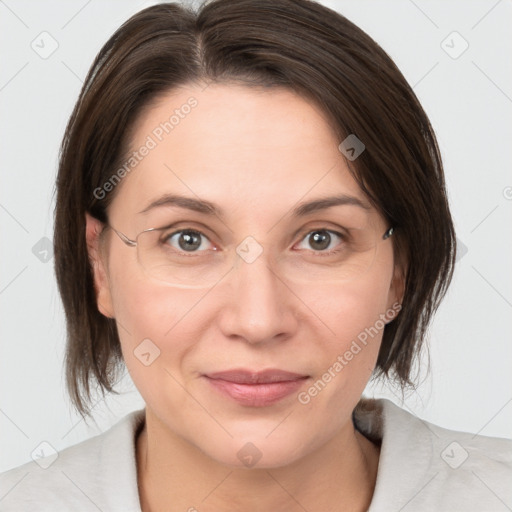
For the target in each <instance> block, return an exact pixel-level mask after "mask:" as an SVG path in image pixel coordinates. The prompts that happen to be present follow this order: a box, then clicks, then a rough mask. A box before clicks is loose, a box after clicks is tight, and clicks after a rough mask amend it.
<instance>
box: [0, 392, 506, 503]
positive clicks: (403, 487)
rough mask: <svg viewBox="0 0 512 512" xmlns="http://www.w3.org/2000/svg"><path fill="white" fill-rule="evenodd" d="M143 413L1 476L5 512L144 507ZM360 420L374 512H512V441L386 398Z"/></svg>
mask: <svg viewBox="0 0 512 512" xmlns="http://www.w3.org/2000/svg"><path fill="white" fill-rule="evenodd" d="M144 415H145V410H144V409H142V410H139V411H134V412H132V413H130V414H128V415H127V416H125V417H124V418H123V419H122V420H121V421H119V422H118V423H117V424H116V425H114V426H113V427H112V428H110V429H109V430H107V431H106V432H105V433H103V434H100V435H98V436H96V437H93V438H91V439H88V440H86V441H83V442H81V443H79V444H76V445H74V446H70V447H69V448H66V449H65V450H62V451H61V452H60V453H59V454H58V457H57V459H55V460H54V461H53V462H52V463H51V465H50V466H49V467H47V468H46V469H43V468H42V467H41V466H45V465H47V463H49V462H51V459H49V458H47V459H39V460H38V462H29V463H27V464H24V465H22V466H19V467H17V468H14V469H12V470H10V471H7V472H4V473H2V474H0V511H2V512H25V511H27V512H28V511H48V512H61V511H62V512H64V511H66V512H68V511H72V512H82V511H83V512H85V511H95V512H98V510H99V511H102V512H110V511H119V512H132V511H133V512H141V509H140V503H139V495H138V487H137V466H136V458H135V448H136V442H135V441H136V435H137V433H138V430H139V429H140V427H142V425H143V422H144ZM354 420H355V425H356V427H357V429H358V430H360V431H361V432H362V433H364V434H365V435H366V436H367V437H368V438H370V439H372V440H381V443H382V444H381V452H380V459H379V467H378V474H377V482H376V486H375V491H374V495H373V498H372V502H371V505H370V508H369V512H399V511H400V512H411V511H414V512H445V511H446V512H456V511H464V512H471V511H475V512H476V511H478V512H482V511H485V512H499V511H507V510H509V511H510V510H512V441H511V440H507V439H500V438H492V437H484V436H475V435H473V434H468V433H464V432H457V431H453V430H447V429H444V428H441V427H438V426H436V425H433V424H431V423H428V422H426V421H423V420H420V419H419V418H417V417H415V416H413V415H412V414H410V413H408V412H407V411H405V410H403V409H401V408H399V407H398V406H396V405H395V404H393V403H392V402H390V401H389V400H383V399H381V400H367V399H364V400H362V401H361V402H360V403H359V404H358V407H356V410H355V411H354ZM198 499H199V498H198ZM200 505H201V504H200V503H199V502H198V503H197V504H193V503H191V506H196V508H197V510H198V511H200V510H201V506H200ZM311 512H313V511H311Z"/></svg>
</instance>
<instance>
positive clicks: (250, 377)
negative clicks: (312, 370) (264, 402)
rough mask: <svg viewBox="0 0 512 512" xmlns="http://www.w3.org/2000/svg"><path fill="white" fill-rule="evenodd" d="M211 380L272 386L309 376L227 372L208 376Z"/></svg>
mask: <svg viewBox="0 0 512 512" xmlns="http://www.w3.org/2000/svg"><path fill="white" fill-rule="evenodd" d="M206 376H207V377H208V378H210V379H222V380H225V381H228V382H234V383H236V384H270V383H274V382H289V381H294V380H298V379H303V378H307V377H308V376H307V375H300V374H298V373H292V372H287V371H284V370H274V369H270V370H263V371H259V372H256V371H251V370H243V369H237V370H228V371H225V372H216V373H209V374H207V375H206Z"/></svg>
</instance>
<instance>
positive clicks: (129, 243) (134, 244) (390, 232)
mask: <svg viewBox="0 0 512 512" xmlns="http://www.w3.org/2000/svg"><path fill="white" fill-rule="evenodd" d="M106 226H107V227H108V228H110V229H112V230H113V231H114V232H115V233H116V234H117V236H118V237H119V238H120V239H121V241H122V242H123V243H124V244H125V245H126V246H128V247H135V248H136V249H137V256H138V258H137V259H138V261H139V264H141V265H142V267H143V268H146V267H145V266H144V264H142V261H141V257H140V254H139V243H138V240H139V237H140V236H141V235H142V234H144V233H148V232H158V231H162V232H164V231H166V230H168V229H169V227H161V228H148V229H145V230H143V231H141V232H140V233H138V235H137V236H136V237H135V239H134V240H132V239H131V238H129V237H128V236H126V235H125V234H124V233H123V232H121V231H119V230H117V229H115V228H114V227H113V226H112V225H111V224H109V223H106ZM180 231H187V229H183V230H180ZM191 231H196V230H194V229H192V230H191ZM326 231H329V230H326ZM394 231H395V228H394V227H390V228H388V229H387V230H386V231H385V232H384V233H383V234H382V236H381V241H384V240H387V239H388V238H389V237H391V236H392V235H393V233H394ZM319 252H321V251H319ZM163 280H164V281H168V280H167V279H163ZM168 282H171V281H168Z"/></svg>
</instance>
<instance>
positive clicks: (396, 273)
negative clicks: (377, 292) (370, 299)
mask: <svg viewBox="0 0 512 512" xmlns="http://www.w3.org/2000/svg"><path fill="white" fill-rule="evenodd" d="M406 276H407V269H406V268H404V266H403V265H401V264H400V263H398V262H395V267H394V269H393V277H392V279H391V285H390V287H389V293H388V302H387V308H388V309H387V310H388V311H389V312H390V313H391V312H393V313H392V315H393V316H392V318H390V319H389V321H391V320H393V319H394V318H395V317H396V316H397V315H398V313H399V312H400V310H401V309H402V301H403V298H404V293H405V279H406Z"/></svg>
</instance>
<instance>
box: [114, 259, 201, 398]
mask: <svg viewBox="0 0 512 512" xmlns="http://www.w3.org/2000/svg"><path fill="white" fill-rule="evenodd" d="M117 269H118V270H116V272H115V273H112V301H113V306H114V312H115V317H116V322H117V325H118V332H119V338H120V342H121V349H122V353H123V357H124V361H125V364H126V367H127V369H128V371H129V372H130V375H131V376H132V379H133V381H134V383H135V384H136V386H137V388H138V389H139V390H140V392H141V394H142V395H143V396H144V398H145V399H146V400H148V399H150V397H149V396H148V394H149V395H150V394H151V393H152V390H154V389H158V386H157V382H158V381H159V380H161V378H162V375H163V374H162V372H165V371H167V372H169V374H174V372H175V370H176V369H177V368H179V366H180V364H181V362H182V361H183V360H184V359H185V357H186V355H187V354H188V353H189V352H190V351H191V350H192V349H193V347H194V340H198V339H200V337H201V332H200V323H199V322H197V319H196V318H195V317H194V307H196V305H197V304H198V303H199V302H200V299H201V293H200V292H198V291H197V290H181V289H176V288H172V287H168V286H165V285H162V284H157V283H155V282H154V281H151V280H148V279H146V277H145V275H144V274H141V273H140V271H138V270H136V269H130V266H129V265H126V266H119V267H117ZM203 293H204V292H203Z"/></svg>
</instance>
